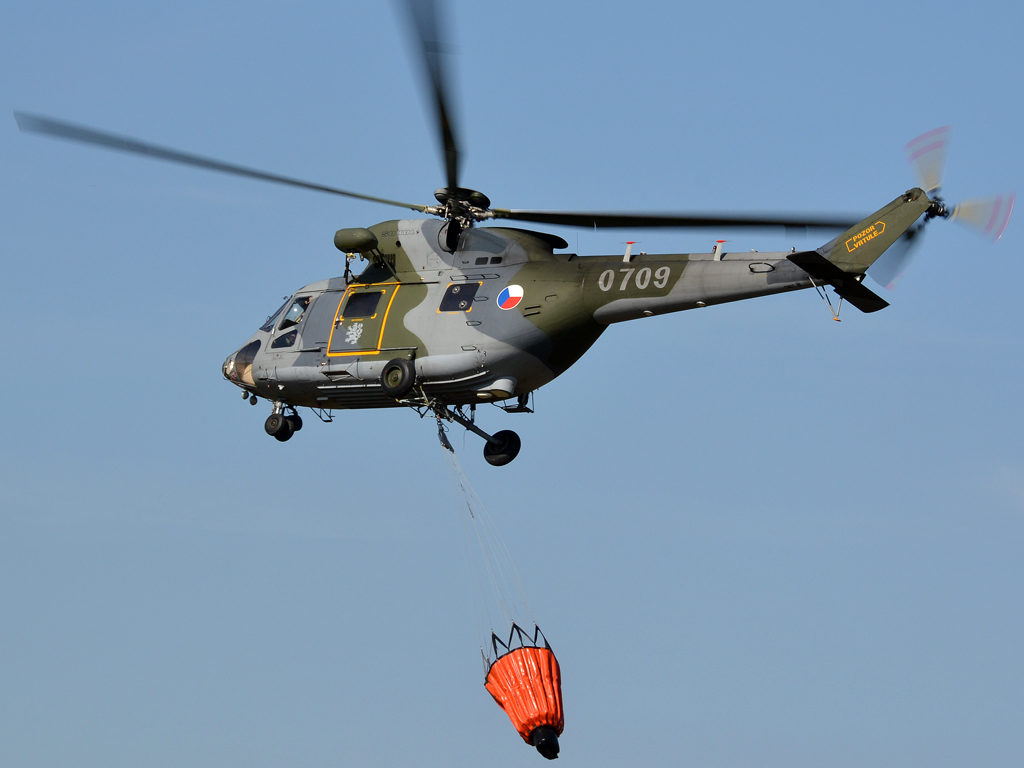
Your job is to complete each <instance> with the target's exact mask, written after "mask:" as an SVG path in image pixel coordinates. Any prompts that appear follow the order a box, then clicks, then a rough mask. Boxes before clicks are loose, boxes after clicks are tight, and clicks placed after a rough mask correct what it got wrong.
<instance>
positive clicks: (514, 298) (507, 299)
mask: <svg viewBox="0 0 1024 768" xmlns="http://www.w3.org/2000/svg"><path fill="white" fill-rule="evenodd" d="M522 300H523V286H521V285H509V286H506V287H505V288H504V289H503V290H502V292H501V293H499V294H498V306H499V307H501V308H502V309H515V308H516V307H517V306H518V305H519V302H520V301H522Z"/></svg>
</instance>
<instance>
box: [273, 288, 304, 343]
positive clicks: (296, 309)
mask: <svg viewBox="0 0 1024 768" xmlns="http://www.w3.org/2000/svg"><path fill="white" fill-rule="evenodd" d="M311 298H312V297H311V296H303V297H302V298H299V299H296V300H295V301H293V302H292V305H291V306H290V307H288V311H287V312H285V315H284V317H283V318H281V325H280V326H278V329H277V330H279V331H283V330H284V329H285V328H291V327H292V326H295V325H298V324H299V322H300V321H301V320H302V316H303V315H304V314H305V313H306V307H308V306H309V302H310V299H311ZM275 343H276V342H275Z"/></svg>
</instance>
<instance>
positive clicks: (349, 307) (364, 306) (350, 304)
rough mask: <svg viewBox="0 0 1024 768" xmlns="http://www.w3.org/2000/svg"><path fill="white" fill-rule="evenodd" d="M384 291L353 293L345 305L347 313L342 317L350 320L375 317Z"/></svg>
mask: <svg viewBox="0 0 1024 768" xmlns="http://www.w3.org/2000/svg"><path fill="white" fill-rule="evenodd" d="M383 293H384V292H383V291H368V292H366V293H353V294H352V295H351V296H349V297H348V301H347V302H346V303H345V311H344V312H343V313H342V317H344V318H345V319H346V320H350V319H352V318H355V317H374V316H375V315H376V314H377V304H379V303H380V297H381V296H382V295H383Z"/></svg>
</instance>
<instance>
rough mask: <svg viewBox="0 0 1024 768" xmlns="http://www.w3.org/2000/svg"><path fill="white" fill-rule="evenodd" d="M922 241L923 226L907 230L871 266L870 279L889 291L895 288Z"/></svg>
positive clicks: (919, 225) (917, 225) (918, 225)
mask: <svg viewBox="0 0 1024 768" xmlns="http://www.w3.org/2000/svg"><path fill="white" fill-rule="evenodd" d="M923 239H924V224H923V223H920V224H915V225H914V226H913V227H911V228H910V229H908V230H907V231H906V232H904V233H903V235H902V236H901V237H900V238H899V239H898V240H897V241H896V242H895V243H893V244H892V245H891V246H889V249H888V250H887V251H886V252H885V253H883V254H882V255H881V257H879V259H878V261H876V262H875V263H874V264H872V265H871V268H870V269H869V270H868V274H869V275H871V279H872V280H874V281H875V282H876V283H878V284H879V285H881V286H883V287H885V288H888V289H889V290H890V291H891V290H894V289H895V288H896V285H897V284H898V283H899V281H900V279H901V278H902V277H903V274H904V273H905V272H906V271H907V268H908V267H909V266H910V262H911V261H912V260H913V258H914V254H915V253H917V250H918V248H920V246H921V241H922V240H923Z"/></svg>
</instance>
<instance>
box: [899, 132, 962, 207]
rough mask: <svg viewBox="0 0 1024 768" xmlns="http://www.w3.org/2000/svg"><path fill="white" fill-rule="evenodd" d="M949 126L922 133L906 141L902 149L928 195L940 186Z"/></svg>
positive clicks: (944, 164)
mask: <svg viewBox="0 0 1024 768" xmlns="http://www.w3.org/2000/svg"><path fill="white" fill-rule="evenodd" d="M949 128H950V127H949V126H948V125H944V126H942V127H941V128H935V129H934V130H931V131H928V132H927V133H922V134H921V135H920V136H918V137H917V138H916V139H912V140H910V141H908V142H907V144H906V146H904V147H903V151H904V152H905V153H906V154H907V162H909V163H910V165H911V166H912V167H913V168H914V171H915V172H916V173H917V178H918V179H920V181H921V186H922V187H923V188H924V191H925V192H927V193H928V194H929V195H930V194H931V193H932V192H934V191H935V190H937V189H939V188H940V187H941V186H942V172H943V169H944V168H945V166H946V147H947V146H948V144H949Z"/></svg>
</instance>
